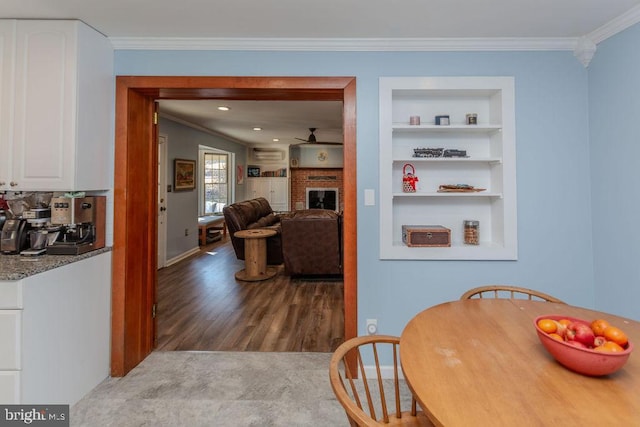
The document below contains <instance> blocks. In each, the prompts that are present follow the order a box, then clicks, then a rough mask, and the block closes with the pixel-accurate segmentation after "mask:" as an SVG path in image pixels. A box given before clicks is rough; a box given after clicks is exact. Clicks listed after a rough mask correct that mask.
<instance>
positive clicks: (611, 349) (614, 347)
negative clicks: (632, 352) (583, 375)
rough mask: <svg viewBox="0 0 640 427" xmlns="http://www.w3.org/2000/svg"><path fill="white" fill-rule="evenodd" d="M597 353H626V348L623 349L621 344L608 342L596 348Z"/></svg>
mask: <svg viewBox="0 0 640 427" xmlns="http://www.w3.org/2000/svg"><path fill="white" fill-rule="evenodd" d="M594 350H595V351H602V352H605V353H617V352H620V351H624V348H622V347H621V346H620V345H619V344H617V343H615V342H613V341H607V342H606V343H604V344H602V345H599V346H598V347H596V348H594Z"/></svg>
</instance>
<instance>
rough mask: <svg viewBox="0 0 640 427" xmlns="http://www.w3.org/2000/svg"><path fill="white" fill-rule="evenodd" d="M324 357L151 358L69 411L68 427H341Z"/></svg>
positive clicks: (109, 381)
mask: <svg viewBox="0 0 640 427" xmlns="http://www.w3.org/2000/svg"><path fill="white" fill-rule="evenodd" d="M330 358H331V354H329V353H252V352H153V353H151V354H150V355H149V356H148V357H147V358H146V359H145V360H144V361H143V362H142V363H141V364H140V365H138V366H137V367H136V368H134V369H133V370H132V371H131V372H130V373H129V374H127V375H126V376H125V377H123V378H108V379H106V380H105V381H103V382H102V383H101V384H99V385H98V386H97V387H96V388H95V389H94V390H92V391H91V392H90V393H89V394H88V395H87V396H85V397H84V398H83V399H82V400H80V401H79V402H78V403H77V404H75V405H74V406H73V407H71V410H70V425H71V426H91V427H96V426H118V427H128V426H154V427H158V426H171V427H180V426H189V427H195V426H216V427H218V426H220V427H226V426H229V427H241V426H348V425H349V423H348V421H347V418H346V415H345V413H344V410H343V409H342V406H340V404H339V403H338V401H337V400H336V398H335V396H334V394H333V391H332V390H331V385H330V383H329V360H330Z"/></svg>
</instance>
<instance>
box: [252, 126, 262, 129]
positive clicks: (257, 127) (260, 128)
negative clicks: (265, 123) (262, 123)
mask: <svg viewBox="0 0 640 427" xmlns="http://www.w3.org/2000/svg"><path fill="white" fill-rule="evenodd" d="M253 130H262V128H260V127H257V126H256V127H254V128H253Z"/></svg>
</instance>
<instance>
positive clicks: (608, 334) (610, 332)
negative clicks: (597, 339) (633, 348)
mask: <svg viewBox="0 0 640 427" xmlns="http://www.w3.org/2000/svg"><path fill="white" fill-rule="evenodd" d="M603 336H604V337H605V338H606V339H607V341H613V342H614V343H616V344H618V345H620V346H623V347H624V346H625V345H627V342H628V341H629V339H628V338H627V334H625V333H624V332H623V331H622V329H620V328H618V327H616V326H609V327H608V328H607V329H605V330H604V334H603Z"/></svg>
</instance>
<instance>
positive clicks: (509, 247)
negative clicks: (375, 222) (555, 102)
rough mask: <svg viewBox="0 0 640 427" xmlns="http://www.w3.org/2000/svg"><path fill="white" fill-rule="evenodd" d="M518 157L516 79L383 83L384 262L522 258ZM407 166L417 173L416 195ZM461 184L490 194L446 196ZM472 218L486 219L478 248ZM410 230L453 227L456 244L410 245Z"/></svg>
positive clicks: (410, 79) (392, 79) (401, 79)
mask: <svg viewBox="0 0 640 427" xmlns="http://www.w3.org/2000/svg"><path fill="white" fill-rule="evenodd" d="M468 114H475V115H476V117H477V119H476V121H475V122H472V123H471V124H470V123H468V122H467V115H468ZM412 116H419V117H420V123H419V124H415V119H414V124H410V121H411V120H410V118H411V117H412ZM437 116H443V120H442V121H441V123H440V124H437V123H436V117H437ZM417 148H418V149H419V148H424V149H432V150H424V151H422V153H421V155H420V156H418V157H416V155H415V151H414V150H415V149H417ZM448 150H449V151H448ZM451 150H459V152H457V154H456V155H454V156H453V157H449V156H447V155H442V154H444V153H445V152H446V153H447V154H450V153H456V152H455V151H451ZM419 153H420V152H419ZM462 154H464V156H462ZM515 155H516V153H515V111H514V79H513V78H512V77H383V78H380V258H381V259H442V260H445V259H446V260H513V259H517V236H516V233H517V224H516V222H517V215H516V159H515ZM423 156H424V157H423ZM407 164H409V165H411V166H413V168H411V167H409V166H407V167H406V168H405V165H407ZM403 169H406V171H407V172H414V169H415V176H416V177H417V178H418V181H417V183H416V184H417V188H416V191H415V192H404V191H403V185H402V181H403ZM458 184H466V185H468V186H472V187H474V188H476V189H483V190H482V191H478V192H443V191H439V187H440V186H441V185H458ZM465 220H475V221H479V223H480V242H479V244H478V245H469V244H465V243H464V229H463V224H464V221H465ZM403 225H412V226H418V227H419V226H433V225H440V226H444V227H446V228H449V229H450V230H451V247H408V246H407V245H406V244H404V243H403V241H402V226H403Z"/></svg>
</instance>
